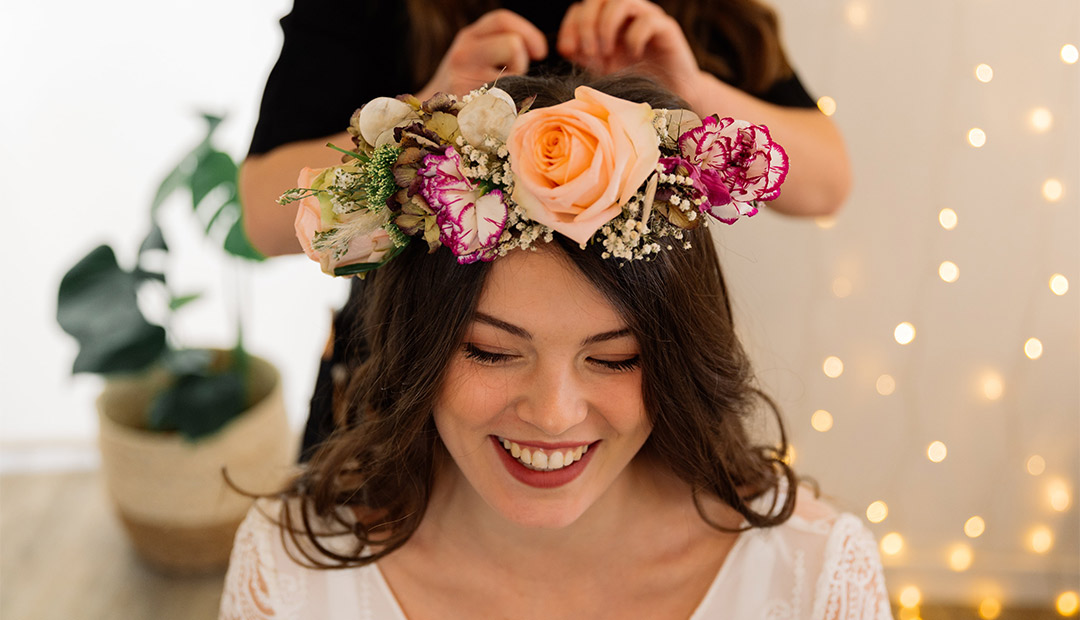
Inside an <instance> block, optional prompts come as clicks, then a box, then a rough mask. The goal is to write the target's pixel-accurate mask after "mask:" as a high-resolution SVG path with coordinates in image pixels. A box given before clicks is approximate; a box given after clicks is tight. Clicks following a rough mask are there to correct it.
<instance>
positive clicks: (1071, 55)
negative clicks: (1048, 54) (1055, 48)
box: [1061, 43, 1080, 65]
mask: <svg viewBox="0 0 1080 620" xmlns="http://www.w3.org/2000/svg"><path fill="white" fill-rule="evenodd" d="M1061 60H1062V62H1064V63H1065V64H1067V65H1072V64H1076V61H1077V60H1080V50H1077V49H1076V46H1075V45H1073V44H1072V43H1066V44H1065V45H1062V46H1061Z"/></svg>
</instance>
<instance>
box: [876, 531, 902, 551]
mask: <svg viewBox="0 0 1080 620" xmlns="http://www.w3.org/2000/svg"><path fill="white" fill-rule="evenodd" d="M880 546H881V552H882V553H884V554H885V555H896V554H897V553H900V552H901V551H903V549H904V537H903V536H901V535H900V533H899V532H889V533H888V534H886V535H884V536H882V537H881V545H880Z"/></svg>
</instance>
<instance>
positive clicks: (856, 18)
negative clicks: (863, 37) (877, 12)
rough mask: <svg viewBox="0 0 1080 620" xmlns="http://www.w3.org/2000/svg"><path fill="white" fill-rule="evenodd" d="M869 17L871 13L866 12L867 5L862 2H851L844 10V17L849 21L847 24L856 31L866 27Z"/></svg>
mask: <svg viewBox="0 0 1080 620" xmlns="http://www.w3.org/2000/svg"><path fill="white" fill-rule="evenodd" d="M869 16H870V14H869V11H867V10H866V5H865V4H863V3H862V2H851V3H849V4H848V5H847V8H845V9H844V17H845V18H846V19H847V23H848V24H850V25H851V27H852V28H855V29H861V28H863V27H864V26H866V22H867V21H868V20H869Z"/></svg>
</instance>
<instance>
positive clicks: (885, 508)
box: [866, 499, 889, 523]
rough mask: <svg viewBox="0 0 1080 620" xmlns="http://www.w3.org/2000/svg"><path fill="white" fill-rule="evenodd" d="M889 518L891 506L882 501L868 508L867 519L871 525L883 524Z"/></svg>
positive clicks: (872, 503)
mask: <svg viewBox="0 0 1080 620" xmlns="http://www.w3.org/2000/svg"><path fill="white" fill-rule="evenodd" d="M888 516H889V505H888V504H886V503H885V502H883V501H881V500H880V499H879V500H877V501H875V502H871V504H870V505H869V506H867V507H866V518H867V519H868V520H869V521H870V522H871V523H881V522H882V521H884V520H885V517H888Z"/></svg>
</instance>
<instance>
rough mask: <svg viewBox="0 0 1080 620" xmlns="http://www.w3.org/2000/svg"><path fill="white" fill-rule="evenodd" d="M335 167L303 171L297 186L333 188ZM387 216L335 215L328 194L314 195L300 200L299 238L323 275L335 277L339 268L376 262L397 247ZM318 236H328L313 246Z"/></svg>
mask: <svg viewBox="0 0 1080 620" xmlns="http://www.w3.org/2000/svg"><path fill="white" fill-rule="evenodd" d="M334 170H335V169H334V168H321V169H312V168H304V169H303V170H301V171H300V178H299V179H297V181H296V183H297V187H303V188H309V189H323V188H326V187H327V186H329V185H330V182H331V181H332V177H333V174H334ZM386 220H387V218H386V216H385V215H377V214H375V213H373V212H371V211H367V210H363V211H358V212H355V213H352V214H348V215H347V216H343V217H340V218H339V217H338V216H336V215H335V214H334V209H333V205H332V204H331V203H330V199H329V198H328V197H327V196H326V194H322V193H320V194H315V195H312V196H308V197H306V198H304V199H302V200H300V204H299V208H297V210H296V221H295V223H294V227H295V229H296V238H297V239H298V240H299V241H300V247H302V248H303V249H304V254H307V256H308V258H310V259H311V260H313V261H315V262H317V263H319V265H320V266H321V267H322V270H323V272H324V273H327V274H329V275H335V274H334V270H335V269H337V268H338V267H346V266H348V265H353V264H356V263H377V262H380V261H382V260H383V259H384V258H386V255H387V254H388V253H389V252H390V251H391V250H392V249H393V247H394V244H393V241H392V240H391V239H390V235H389V234H387V232H386V230H384V229H383V227H382V226H383V224H385V223H386ZM317 233H326V234H325V235H324V237H323V239H322V240H320V242H319V248H318V249H316V248H315V247H314V245H313V243H314V239H315V235H316V234H317Z"/></svg>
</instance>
